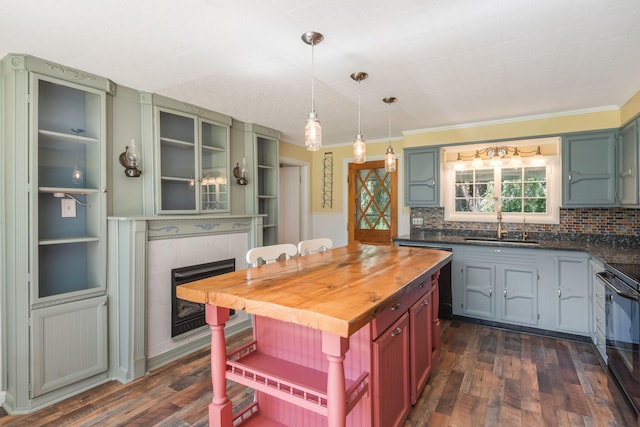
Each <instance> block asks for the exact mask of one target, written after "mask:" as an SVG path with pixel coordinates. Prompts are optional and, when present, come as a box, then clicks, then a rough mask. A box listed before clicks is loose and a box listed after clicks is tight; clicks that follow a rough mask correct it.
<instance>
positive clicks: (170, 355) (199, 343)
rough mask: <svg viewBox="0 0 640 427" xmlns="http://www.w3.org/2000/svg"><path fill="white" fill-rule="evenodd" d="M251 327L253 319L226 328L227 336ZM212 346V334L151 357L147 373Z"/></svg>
mask: <svg viewBox="0 0 640 427" xmlns="http://www.w3.org/2000/svg"><path fill="white" fill-rule="evenodd" d="M250 327H251V319H246V320H244V321H242V322H239V323H236V324H234V325H230V326H229V327H227V328H225V331H224V332H225V335H226V336H227V337H228V336H231V335H235V334H237V333H238V332H241V331H244V330H245V329H248V328H250ZM209 345H211V334H206V335H204V336H203V337H201V338H198V339H196V340H193V341H191V342H189V343H187V344H185V345H183V346H180V347H177V348H175V349H173V350H169V351H167V352H166V353H162V354H159V355H157V356H154V357H150V358H149V359H147V372H149V371H153V370H154V369H157V368H159V367H161V366H164V365H166V364H167V363H170V362H173V361H175V360H178V359H180V358H182V357H184V356H187V355H189V354H191V353H193V352H195V351H198V350H200V349H203V348H205V347H207V346H209Z"/></svg>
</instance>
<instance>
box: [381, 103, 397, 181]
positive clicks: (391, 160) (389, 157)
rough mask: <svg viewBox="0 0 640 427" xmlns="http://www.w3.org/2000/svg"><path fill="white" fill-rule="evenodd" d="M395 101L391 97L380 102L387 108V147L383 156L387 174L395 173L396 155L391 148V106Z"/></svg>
mask: <svg viewBox="0 0 640 427" xmlns="http://www.w3.org/2000/svg"><path fill="white" fill-rule="evenodd" d="M397 100H398V98H394V97H393V96H390V97H388V98H384V99H383V100H382V102H384V103H385V104H387V105H388V106H389V146H388V147H387V152H386V154H385V155H384V170H386V171H387V172H395V171H396V154H395V153H394V152H393V147H392V146H391V104H393V103H394V102H396V101H397Z"/></svg>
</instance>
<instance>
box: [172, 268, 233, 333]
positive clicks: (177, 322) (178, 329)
mask: <svg viewBox="0 0 640 427" xmlns="http://www.w3.org/2000/svg"><path fill="white" fill-rule="evenodd" d="M235 270H236V260H235V259H234V258H231V259H225V260H222V261H215V262H208V263H204V264H197V265H190V266H187V267H180V268H174V269H172V270H171V338H175V337H177V336H179V335H182V334H185V333H187V332H189V331H192V330H194V329H198V328H200V327H202V326H204V325H206V324H207V323H206V321H205V316H204V311H205V310H204V304H197V303H193V302H190V301H185V300H182V299H180V298H176V287H177V286H180V285H183V284H185V283H189V282H193V281H194V280H199V279H204V278H207V277H211V276H217V275H219V274H224V273H230V272H232V271H235ZM231 314H233V311H232V313H231Z"/></svg>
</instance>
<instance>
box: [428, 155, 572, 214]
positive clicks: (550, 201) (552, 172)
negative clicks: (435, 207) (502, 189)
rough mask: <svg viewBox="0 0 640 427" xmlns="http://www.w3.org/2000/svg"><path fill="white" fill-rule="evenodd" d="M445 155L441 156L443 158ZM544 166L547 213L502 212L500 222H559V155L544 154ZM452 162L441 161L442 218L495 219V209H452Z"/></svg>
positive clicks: (560, 191) (560, 175)
mask: <svg viewBox="0 0 640 427" xmlns="http://www.w3.org/2000/svg"><path fill="white" fill-rule="evenodd" d="M443 157H444V156H441V158H443ZM544 159H545V162H546V166H547V213H544V214H541V213H525V214H522V213H511V212H502V222H511V223H522V221H523V220H524V221H526V222H527V223H530V224H560V205H561V199H562V197H561V196H562V170H561V161H560V156H559V155H553V156H549V155H547V156H544ZM453 166H454V164H453V163H452V162H449V164H446V163H444V162H442V163H441V165H440V182H442V183H443V184H444V185H443V187H442V191H441V192H440V197H441V199H442V200H441V203H442V206H444V220H445V221H457V222H496V221H497V218H496V213H495V212H455V170H454V168H453Z"/></svg>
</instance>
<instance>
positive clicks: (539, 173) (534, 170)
mask: <svg viewBox="0 0 640 427" xmlns="http://www.w3.org/2000/svg"><path fill="white" fill-rule="evenodd" d="M524 180H525V181H540V182H545V181H546V180H547V168H546V167H544V166H542V167H531V168H525V170H524Z"/></svg>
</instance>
